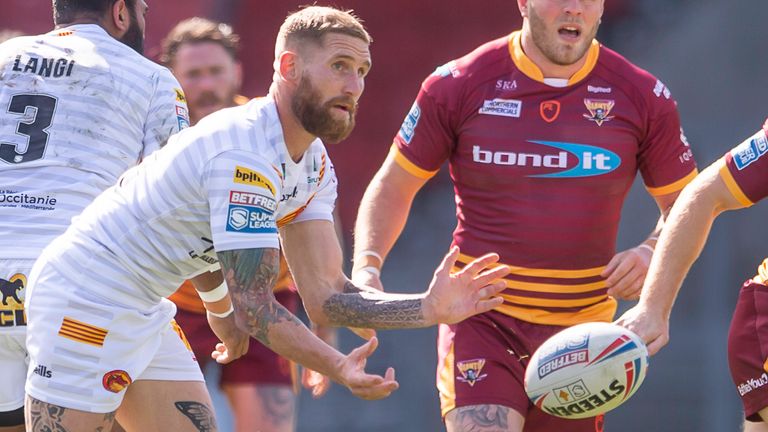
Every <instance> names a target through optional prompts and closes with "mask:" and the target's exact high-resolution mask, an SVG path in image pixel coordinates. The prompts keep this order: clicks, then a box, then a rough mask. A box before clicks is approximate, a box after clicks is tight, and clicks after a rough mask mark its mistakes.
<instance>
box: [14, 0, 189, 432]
mask: <svg viewBox="0 0 768 432" xmlns="http://www.w3.org/2000/svg"><path fill="white" fill-rule="evenodd" d="M146 12H147V5H146V3H145V2H144V0H54V1H53V19H54V23H55V25H56V27H55V29H54V30H52V31H50V32H48V33H46V34H41V35H35V36H23V37H17V38H13V39H10V40H8V41H5V42H4V43H3V44H2V45H0V82H2V85H0V185H1V186H0V239H1V240H2V241H1V242H0V287H2V291H3V299H2V302H1V303H0V340H2V343H0V370H2V371H3V377H4V378H3V385H2V386H1V387H0V430H8V431H15V430H18V431H21V430H24V409H23V404H24V381H25V379H26V375H27V360H26V359H27V350H26V348H25V341H24V340H25V333H26V328H27V327H26V324H27V323H26V318H25V312H24V297H25V293H26V289H27V283H28V277H29V272H30V269H31V267H32V263H33V262H34V261H35V259H36V258H37V257H38V256H39V255H40V253H41V251H42V250H43V248H44V247H45V246H46V244H48V243H49V242H50V241H51V240H53V239H54V238H55V237H56V236H58V235H59V234H61V233H63V232H64V230H65V229H66V228H67V227H68V226H69V224H70V221H71V219H72V218H73V217H75V216H76V215H78V214H79V213H80V212H81V211H82V210H83V208H85V206H86V205H88V204H89V203H90V202H91V201H92V200H93V199H94V198H95V197H96V196H97V195H98V194H99V193H101V192H102V191H104V190H105V189H107V188H108V187H110V186H112V185H113V184H114V183H115V181H116V180H117V179H118V177H119V176H120V175H121V174H123V172H125V171H126V170H127V169H128V168H130V167H132V166H134V165H136V164H137V163H138V162H139V161H140V160H142V159H143V158H145V157H147V156H148V155H149V154H150V153H152V152H153V151H155V150H157V149H159V148H160V147H161V146H163V145H164V144H165V142H166V141H167V140H168V138H169V137H170V135H172V134H174V133H175V132H177V131H179V130H180V129H182V128H184V127H185V126H186V125H187V124H188V117H187V113H186V104H185V103H184V96H183V93H182V91H181V86H180V85H179V83H178V82H177V81H176V79H175V78H174V77H173V76H172V75H171V73H170V72H169V71H168V70H167V69H166V68H164V67H162V66H159V65H157V64H155V63H153V62H151V61H149V60H147V59H146V58H144V57H143V56H142V55H141V53H142V49H143V43H144V16H145V14H146ZM80 276H81V277H83V278H85V279H87V278H89V277H90V276H89V274H87V273H84V274H82V275H80ZM31 373H34V374H37V375H38V376H43V377H45V376H47V375H49V374H50V373H51V372H50V370H48V369H43V368H40V369H32V370H31Z"/></svg>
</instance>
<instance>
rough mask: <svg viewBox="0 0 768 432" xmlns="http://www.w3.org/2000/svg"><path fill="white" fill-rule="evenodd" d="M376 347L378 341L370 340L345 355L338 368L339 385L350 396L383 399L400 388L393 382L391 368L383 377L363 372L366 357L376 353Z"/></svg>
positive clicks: (393, 372) (393, 371)
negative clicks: (345, 388) (347, 390)
mask: <svg viewBox="0 0 768 432" xmlns="http://www.w3.org/2000/svg"><path fill="white" fill-rule="evenodd" d="M378 345H379V341H378V339H376V338H375V337H373V338H371V339H370V340H368V342H366V343H364V344H363V345H361V346H359V347H357V348H355V349H354V350H352V351H351V352H350V353H349V354H348V355H346V356H345V357H344V359H343V360H342V362H341V364H340V365H339V368H338V370H339V379H340V382H341V384H343V385H345V386H346V387H347V388H349V390H350V391H351V392H352V394H354V395H355V396H357V397H359V398H362V399H366V400H376V399H383V398H385V397H387V396H389V395H390V394H391V393H392V392H393V391H395V390H397V388H398V387H400V384H398V383H397V381H395V370H394V369H393V368H388V369H387V372H386V373H385V374H384V376H383V377H382V376H380V375H371V374H368V373H366V372H365V363H366V361H367V360H368V357H370V356H371V354H373V352H374V351H376V347H377V346H378Z"/></svg>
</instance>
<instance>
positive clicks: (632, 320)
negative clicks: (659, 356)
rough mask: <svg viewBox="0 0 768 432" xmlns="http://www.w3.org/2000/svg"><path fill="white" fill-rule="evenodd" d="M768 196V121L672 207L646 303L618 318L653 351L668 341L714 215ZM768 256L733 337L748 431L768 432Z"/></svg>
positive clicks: (749, 288)
mask: <svg viewBox="0 0 768 432" xmlns="http://www.w3.org/2000/svg"><path fill="white" fill-rule="evenodd" d="M765 197H768V120H766V122H765V126H763V129H762V130H760V131H759V132H757V133H756V134H755V135H753V136H751V137H750V138H748V139H747V140H746V141H744V142H743V143H741V144H740V145H739V146H737V147H735V148H734V149H733V150H731V151H729V152H728V153H726V154H725V156H723V157H722V158H721V159H720V160H718V161H717V162H715V163H713V164H712V165H711V166H709V167H708V168H707V169H705V170H704V171H703V172H702V173H701V175H699V176H698V177H697V178H696V179H695V180H694V181H693V182H691V184H689V185H688V186H687V187H686V188H685V189H684V190H683V192H682V194H681V195H680V199H679V200H678V202H677V203H676V204H675V206H674V207H673V209H672V211H671V212H670V215H669V218H668V219H667V222H666V228H665V230H664V234H663V235H662V236H661V238H660V239H659V244H658V251H657V253H656V254H655V255H654V257H653V260H652V261H651V266H650V269H649V271H648V277H647V279H646V281H645V286H644V288H643V292H642V295H641V296H640V302H639V303H638V304H637V306H635V307H634V308H632V309H630V310H629V311H627V312H626V313H625V314H624V315H623V316H622V317H621V319H620V320H619V323H620V324H623V325H624V326H626V327H627V328H629V329H631V330H634V331H635V332H637V334H638V335H640V337H642V338H643V339H644V340H645V341H646V343H648V350H649V351H650V353H651V354H655V353H656V352H658V351H659V349H661V347H663V346H664V345H665V344H666V343H667V342H668V341H669V315H670V313H671V311H672V304H673V303H674V301H675V297H676V296H677V292H678V290H679V289H680V286H681V285H682V283H683V279H684V278H685V275H686V274H687V273H688V270H689V269H690V268H691V265H692V264H693V262H694V261H695V260H696V257H698V256H699V253H701V250H702V248H703V247H704V243H705V242H706V239H707V236H708V235H709V230H710V228H711V226H712V223H713V222H714V220H715V218H716V217H717V216H718V215H719V214H720V213H722V212H724V211H726V210H733V209H739V208H744V207H749V206H751V205H752V204H754V203H756V202H758V201H760V200H762V199H763V198H765ZM766 284H768V259H766V260H765V261H763V264H762V265H761V266H760V267H759V269H758V274H757V276H755V277H754V278H752V279H749V280H747V281H746V282H744V285H743V286H742V288H741V292H740V293H739V300H738V302H737V304H736V310H735V312H734V314H733V318H732V320H731V328H730V332H729V334H728V362H729V364H730V368H731V377H732V378H733V383H734V384H735V386H736V390H737V391H738V393H739V395H740V396H741V400H742V402H743V404H744V415H745V417H746V418H747V420H748V421H747V422H746V423H745V429H744V430H745V431H747V432H757V431H762V432H766V431H768V423H766V421H768V342H766V341H768V286H766Z"/></svg>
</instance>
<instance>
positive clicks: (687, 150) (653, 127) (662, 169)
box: [638, 81, 698, 196]
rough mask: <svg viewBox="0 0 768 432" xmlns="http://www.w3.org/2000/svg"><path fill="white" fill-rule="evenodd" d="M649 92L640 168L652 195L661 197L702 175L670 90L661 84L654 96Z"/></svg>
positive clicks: (657, 86)
mask: <svg viewBox="0 0 768 432" xmlns="http://www.w3.org/2000/svg"><path fill="white" fill-rule="evenodd" d="M648 92H649V94H650V95H649V96H648V99H647V100H648V111H649V113H648V120H647V125H646V128H647V129H646V133H645V139H644V140H643V141H642V143H641V145H640V153H639V157H638V167H639V169H640V173H641V174H642V176H643V180H644V182H645V187H646V188H647V189H648V192H650V194H651V195H653V196H660V195H666V194H670V193H674V192H678V191H680V190H682V189H683V187H685V185H687V184H688V183H689V182H690V181H691V180H693V178H694V177H696V174H697V173H698V171H697V169H696V161H695V160H694V158H693V151H692V150H691V146H690V144H689V143H688V140H687V139H686V137H685V134H684V132H683V128H682V127H681V125H680V115H679V113H678V112H677V103H676V102H675V101H674V99H672V97H671V95H670V93H669V90H668V89H667V88H666V87H665V86H664V85H663V84H662V83H661V81H657V82H656V87H655V88H654V89H653V92H651V91H650V90H649V91H648Z"/></svg>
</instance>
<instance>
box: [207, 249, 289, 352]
mask: <svg viewBox="0 0 768 432" xmlns="http://www.w3.org/2000/svg"><path fill="white" fill-rule="evenodd" d="M217 255H218V257H219V261H220V262H221V271H222V273H223V274H224V279H225V280H226V281H227V287H228V288H229V295H230V297H231V298H232V303H233V305H234V307H235V318H236V320H237V323H238V326H241V325H242V326H243V327H242V328H243V330H244V331H247V332H248V333H249V334H250V335H251V336H253V337H254V338H256V339H258V340H259V342H261V343H263V344H264V345H266V346H268V347H271V346H272V344H271V341H270V340H269V329H270V327H271V326H273V325H275V324H280V323H293V324H295V325H297V326H303V324H302V323H301V321H299V320H298V318H296V317H295V316H294V315H293V314H292V313H290V312H289V311H288V310H287V309H285V308H284V307H283V306H282V305H281V304H280V303H278V302H277V300H275V296H274V294H273V292H272V289H273V288H274V286H275V282H276V280H277V275H278V273H279V270H280V251H279V250H278V249H272V248H265V249H239V250H230V251H224V252H218V253H217Z"/></svg>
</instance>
